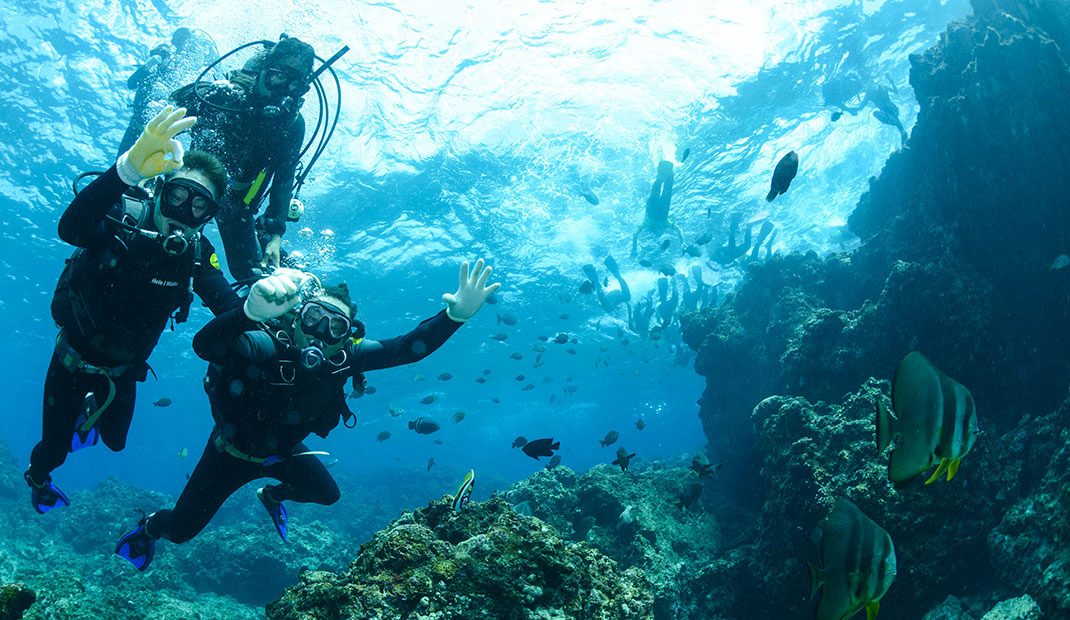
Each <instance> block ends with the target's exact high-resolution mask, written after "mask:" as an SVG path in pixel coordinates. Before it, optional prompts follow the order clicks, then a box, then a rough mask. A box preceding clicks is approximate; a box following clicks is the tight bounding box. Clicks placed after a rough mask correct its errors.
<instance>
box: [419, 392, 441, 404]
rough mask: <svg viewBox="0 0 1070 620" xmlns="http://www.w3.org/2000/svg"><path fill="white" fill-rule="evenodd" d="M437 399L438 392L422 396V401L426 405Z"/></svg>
mask: <svg viewBox="0 0 1070 620" xmlns="http://www.w3.org/2000/svg"><path fill="white" fill-rule="evenodd" d="M436 400H438V394H428V395H427V396H424V397H423V398H421V399H420V402H421V403H422V404H424V405H430V404H431V403H433V402H435V401H436Z"/></svg>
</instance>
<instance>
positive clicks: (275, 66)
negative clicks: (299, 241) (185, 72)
mask: <svg viewBox="0 0 1070 620" xmlns="http://www.w3.org/2000/svg"><path fill="white" fill-rule="evenodd" d="M243 47H245V46H243ZM239 49H241V48H239ZM235 51H237V50H235ZM231 53H233V52H231ZM228 55H229V54H228ZM336 57H337V56H336ZM315 59H316V53H315V50H314V49H313V48H312V46H311V45H309V44H308V43H305V42H303V41H300V40H298V39H297V38H294V37H287V36H286V35H282V39H281V40H280V41H278V42H277V43H275V44H274V45H272V46H271V48H270V49H268V50H267V51H264V52H261V53H258V54H257V55H255V56H254V57H253V58H252V59H250V60H249V61H248V62H247V63H246V64H245V66H244V67H242V68H241V69H238V70H234V71H230V72H228V73H227V79H226V80H219V81H216V82H211V83H208V82H200V81H196V82H194V83H192V84H188V85H186V86H183V87H182V88H180V89H178V90H177V91H175V92H174V93H172V95H171V99H172V100H173V101H175V102H176V103H177V104H179V105H183V106H186V107H187V108H188V109H189V110H190V111H191V112H193V113H195V114H197V116H198V118H199V119H200V122H199V123H198V124H197V127H196V129H195V130H194V131H193V132H191V133H192V136H193V142H192V144H193V147H194V148H198V149H203V150H205V151H207V152H209V153H213V154H215V155H216V156H217V157H219V159H220V161H222V162H223V165H224V166H225V167H226V169H227V172H228V174H229V175H230V177H231V179H232V183H231V185H230V188H229V189H228V190H227V192H226V195H225V196H224V198H223V200H222V201H221V209H220V213H219V216H218V218H217V219H216V221H217V224H218V226H219V235H220V237H221V238H222V240H223V249H224V251H225V253H226V257H227V267H228V269H229V270H230V273H231V275H232V276H233V277H234V278H235V279H236V280H239V281H243V280H250V279H252V278H253V276H254V268H256V267H260V266H263V267H278V266H279V263H280V259H281V245H282V235H283V234H284V233H285V232H286V222H287V221H296V220H297V218H299V217H300V216H301V213H302V212H303V211H304V207H303V206H302V205H301V203H300V201H297V200H296V199H295V198H294V179H295V176H296V174H297V172H296V171H297V166H298V161H299V160H300V157H301V154H302V144H303V143H304V140H305V119H304V117H303V116H301V106H302V104H303V103H304V95H305V94H306V93H307V92H308V91H309V90H310V88H311V83H312V81H313V80H314V79H315V76H316V75H318V73H319V71H317V72H315V73H313V70H312V69H313V64H314V61H315ZM332 61H333V59H332ZM213 66H214V65H213ZM325 67H326V64H325V65H324V67H321V68H320V71H322V70H323V69H324V68H325ZM209 68H211V67H209ZM206 71H207V70H206ZM202 75H203V74H202ZM317 129H318V128H317ZM306 168H307V167H306ZM265 195H266V196H267V198H268V206H267V210H266V212H265V214H264V215H263V216H262V217H261V218H259V220H257V218H256V215H257V211H258V210H259V208H260V203H261V201H262V200H263V199H264V197H265ZM258 228H259V229H260V230H262V231H263V233H264V234H265V235H266V241H265V243H264V244H263V260H262V261H261V243H260V241H259V240H258V237H257V229H258Z"/></svg>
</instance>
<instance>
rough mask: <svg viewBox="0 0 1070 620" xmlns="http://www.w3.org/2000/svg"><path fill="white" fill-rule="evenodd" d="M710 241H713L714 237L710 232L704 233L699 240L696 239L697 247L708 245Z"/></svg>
mask: <svg viewBox="0 0 1070 620" xmlns="http://www.w3.org/2000/svg"><path fill="white" fill-rule="evenodd" d="M710 241H713V235H711V234H710V233H708V232H707V233H702V234H701V235H699V236H698V239H695V245H706V244H707V243H709V242H710Z"/></svg>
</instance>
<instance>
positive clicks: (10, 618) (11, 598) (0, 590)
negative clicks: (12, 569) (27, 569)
mask: <svg viewBox="0 0 1070 620" xmlns="http://www.w3.org/2000/svg"><path fill="white" fill-rule="evenodd" d="M36 600H37V593H35V592H34V591H33V590H31V589H30V588H28V587H27V586H26V584H23V583H5V584H2V585H0V620H18V619H19V618H21V617H22V614H23V612H25V611H26V610H27V609H29V608H30V606H31V605H33V603H34V601H36Z"/></svg>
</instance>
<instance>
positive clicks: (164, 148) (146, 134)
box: [115, 106, 197, 185]
mask: <svg viewBox="0 0 1070 620" xmlns="http://www.w3.org/2000/svg"><path fill="white" fill-rule="evenodd" d="M196 122H197V117H196V116H186V108H178V109H177V110H176V109H174V108H172V107H171V106H167V107H166V108H164V109H163V111H162V112H160V113H159V114H157V115H156V116H155V118H153V119H152V120H151V121H149V124H148V125H146V126H145V130H144V131H142V132H141V135H140V136H138V139H137V142H134V146H132V147H130V150H129V151H127V152H125V153H123V154H122V155H121V156H119V161H118V162H116V164H115V168H116V172H118V173H119V178H120V179H122V180H123V182H124V183H126V184H127V185H137V184H138V183H140V182H141V181H144V180H145V179H150V178H152V177H154V176H156V175H158V174H164V173H166V172H171V171H172V170H176V169H178V168H181V167H182V155H183V149H182V143H181V142H179V141H178V140H176V139H175V136H177V135H178V134H180V133H182V132H183V131H185V130H187V129H189V128H190V127H193V125H194V124H196Z"/></svg>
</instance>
